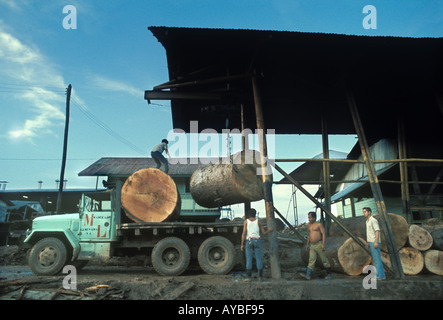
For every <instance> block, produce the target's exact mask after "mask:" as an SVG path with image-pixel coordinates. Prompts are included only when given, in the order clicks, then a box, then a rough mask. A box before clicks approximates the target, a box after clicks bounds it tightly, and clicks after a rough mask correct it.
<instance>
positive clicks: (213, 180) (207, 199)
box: [190, 150, 263, 208]
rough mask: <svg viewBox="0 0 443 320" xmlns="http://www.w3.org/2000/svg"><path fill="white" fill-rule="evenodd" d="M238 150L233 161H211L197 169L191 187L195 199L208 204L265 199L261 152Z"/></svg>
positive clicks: (199, 202)
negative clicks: (259, 153) (217, 162)
mask: <svg viewBox="0 0 443 320" xmlns="http://www.w3.org/2000/svg"><path fill="white" fill-rule="evenodd" d="M251 152H252V151H251V150H248V151H247V152H246V157H245V153H243V152H241V153H237V154H235V155H234V156H233V157H232V163H229V164H209V165H207V166H204V167H201V168H199V169H197V170H196V171H195V172H194V174H193V175H192V177H191V181H190V189H191V194H192V197H193V199H194V200H195V202H197V203H198V204H199V205H200V206H202V207H206V208H217V207H221V206H226V205H231V204H237V203H245V202H252V201H258V200H261V199H263V182H262V178H261V176H260V175H258V174H257V168H260V165H259V163H260V162H259V160H254V158H255V159H260V157H259V156H258V157H257V154H258V152H255V153H251ZM251 154H255V156H250V155H251Z"/></svg>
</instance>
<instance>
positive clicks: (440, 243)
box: [431, 228, 443, 250]
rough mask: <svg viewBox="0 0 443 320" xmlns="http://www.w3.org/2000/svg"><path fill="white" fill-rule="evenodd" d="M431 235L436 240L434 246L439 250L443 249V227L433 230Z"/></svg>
mask: <svg viewBox="0 0 443 320" xmlns="http://www.w3.org/2000/svg"><path fill="white" fill-rule="evenodd" d="M431 236H432V239H433V240H434V243H433V246H432V247H433V248H434V249H437V250H443V228H442V229H437V230H434V231H432V232H431Z"/></svg>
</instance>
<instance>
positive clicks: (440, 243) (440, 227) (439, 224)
mask: <svg viewBox="0 0 443 320" xmlns="http://www.w3.org/2000/svg"><path fill="white" fill-rule="evenodd" d="M421 226H422V228H424V229H426V230H427V231H429V232H430V233H431V236H432V239H433V240H434V243H433V246H432V248H434V249H436V250H443V219H441V218H431V219H427V220H425V221H423V223H422V225H421Z"/></svg>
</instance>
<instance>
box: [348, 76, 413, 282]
mask: <svg viewBox="0 0 443 320" xmlns="http://www.w3.org/2000/svg"><path fill="white" fill-rule="evenodd" d="M344 89H345V93H346V97H347V99H348V103H349V110H350V112H351V116H352V120H353V122H354V126H355V131H356V133H357V136H358V141H359V143H360V148H361V152H362V155H363V159H364V160H365V164H366V170H367V171H368V178H369V184H370V186H371V190H372V194H373V196H374V200H375V204H376V206H377V211H378V213H379V214H380V222H381V224H382V228H383V231H384V234H385V239H386V242H387V243H386V244H387V247H388V251H389V254H390V255H391V262H392V267H393V269H394V276H395V277H396V278H401V277H404V273H403V268H402V265H401V261H400V256H399V254H398V250H397V245H396V243H395V239H394V235H393V234H392V229H391V224H390V222H389V218H388V214H387V213H386V205H385V201H384V199H383V195H382V192H381V188H380V184H379V181H378V178H377V175H376V173H375V168H374V162H373V161H372V159H371V155H370V153H369V146H368V142H367V140H366V135H365V133H364V130H363V124H362V122H361V119H360V115H359V113H358V108H357V104H356V102H355V99H354V95H353V92H352V91H351V90H350V89H349V87H347V86H346V83H344Z"/></svg>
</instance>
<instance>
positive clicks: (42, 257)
mask: <svg viewBox="0 0 443 320" xmlns="http://www.w3.org/2000/svg"><path fill="white" fill-rule="evenodd" d="M66 257H67V250H66V246H65V245H64V244H63V242H62V241H60V240H59V239H57V238H43V239H42V240H40V241H39V242H37V243H36V244H35V245H34V246H33V247H32V249H31V252H30V254H29V261H28V262H29V267H30V268H31V270H32V271H33V272H34V273H35V274H36V275H38V276H53V275H56V274H57V273H59V272H60V271H61V269H62V268H63V266H64V265H65V263H66Z"/></svg>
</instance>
